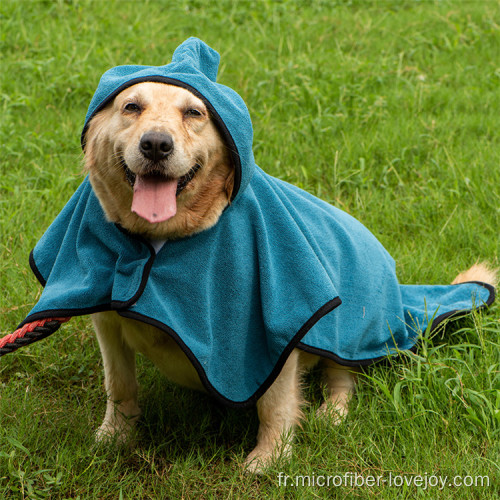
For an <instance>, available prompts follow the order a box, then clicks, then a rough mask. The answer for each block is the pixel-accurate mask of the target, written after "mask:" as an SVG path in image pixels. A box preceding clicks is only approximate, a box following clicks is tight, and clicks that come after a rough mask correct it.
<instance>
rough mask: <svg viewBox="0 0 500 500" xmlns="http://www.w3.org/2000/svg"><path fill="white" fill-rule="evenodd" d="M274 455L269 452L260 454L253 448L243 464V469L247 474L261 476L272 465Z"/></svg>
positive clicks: (259, 451)
mask: <svg viewBox="0 0 500 500" xmlns="http://www.w3.org/2000/svg"><path fill="white" fill-rule="evenodd" d="M274 458H275V457H274V455H273V454H272V453H269V452H262V451H261V450H259V449H257V448H255V449H254V450H253V451H252V452H251V453H250V454H249V455H248V456H247V458H246V459H245V461H244V462H243V467H244V469H245V472H246V473H247V474H258V475H260V474H263V473H264V472H265V470H266V469H267V468H268V467H269V466H270V465H271V464H272V463H273V461H274V460H273V459H274Z"/></svg>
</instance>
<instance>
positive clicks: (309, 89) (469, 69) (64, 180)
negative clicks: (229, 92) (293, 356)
mask: <svg viewBox="0 0 500 500" xmlns="http://www.w3.org/2000/svg"><path fill="white" fill-rule="evenodd" d="M0 23H1V26H0V43H1V54H2V59H1V63H0V64H1V72H0V81H1V87H0V92H1V99H0V106H1V120H0V144H1V146H0V147H1V151H0V162H1V164H0V174H1V175H0V234H1V238H0V254H1V256H0V292H1V293H0V317H1V324H0V330H1V334H2V335H4V334H7V333H9V332H10V331H12V330H14V329H15V327H16V325H17V324H18V323H19V322H20V321H21V320H22V319H23V318H24V317H25V315H26V314H27V313H28V312H29V310H30V309H31V307H32V306H33V305H34V304H35V302H36V300H37V298H38V296H39V294H40V287H39V286H38V285H36V283H35V281H36V280H35V278H34V276H32V274H31V271H30V270H29V267H28V254H29V251H30V249H31V248H32V247H33V246H34V244H35V243H36V241H37V240H38V238H39V237H40V236H41V235H42V234H43V232H44V230H45V229H46V227H47V226H48V225H49V224H50V222H51V221H52V220H53V218H54V217H55V215H56V214H57V213H58V212H59V210H60V209H61V208H62V207H63V206H64V204H65V202H66V201H67V199H68V198H69V196H70V194H71V193H72V192H73V191H74V190H75V188H76V187H77V186H78V184H79V183H80V181H81V179H82V172H81V152H80V146H79V134H80V129H81V126H82V123H83V119H84V116H85V113H86V109H87V106H88V103H89V101H90V98H91V96H92V94H93V91H94V89H95V87H96V85H97V82H98V79H99V77H100V75H101V74H102V73H103V72H104V71H105V70H106V69H108V68H110V67H112V66H115V65H118V64H127V63H134V64H156V65H159V64H165V63H166V62H168V61H169V60H170V57H171V54H172V52H173V50H174V49H175V47H176V46H177V45H178V44H179V43H180V42H181V41H183V40H184V39H185V38H187V37H188V36H191V35H193V36H198V37H200V38H202V39H204V40H205V41H206V42H207V43H209V44H210V45H211V46H213V47H214V48H216V49H217V50H218V51H219V52H220V53H221V56H222V62H221V68H220V75H219V81H221V82H222V83H224V84H226V85H229V86H231V87H233V88H234V89H236V90H237V91H238V92H239V93H240V94H241V95H242V96H243V98H244V99H245V101H246V103H247V105H248V107H249V109H250V112H251V115H252V119H253V123H254V129H255V143H254V144H255V156H256V159H257V162H258V164H259V165H260V166H261V167H263V168H264V169H265V170H266V171H268V172H269V173H271V174H273V175H275V176H278V177H280V178H283V179H285V180H287V181H289V182H292V183H294V184H296V185H298V186H300V187H303V188H305V189H307V190H309V191H310V192H312V193H314V194H316V195H318V196H320V197H321V198H323V199H325V200H327V201H329V202H332V203H333V204H335V205H337V206H339V207H340V208H342V209H344V210H346V211H348V212H349V213H351V214H352V215H354V216H355V217H357V218H358V219H359V220H361V221H362V222H363V223H364V224H365V225H366V226H368V227H369V228H370V229H371V230H372V231H373V232H374V234H375V235H377V237H378V238H379V239H380V240H381V241H382V243H383V244H384V246H385V247H386V248H387V249H388V250H389V252H390V253H391V254H392V255H393V256H394V258H395V259H396V261H397V263H398V275H399V278H400V281H401V282H403V283H448V282H450V281H451V280H452V279H453V277H454V275H455V274H456V272H457V271H458V270H461V269H463V268H466V267H467V266H469V265H470V264H471V263H472V262H474V261H475V260H476V259H487V260H490V261H491V262H492V263H494V264H496V265H498V263H499V253H500V252H499V246H500V242H499V227H500V134H499V130H500V118H499V117H500V114H499V108H500V98H499V93H498V88H499V84H500V66H499V54H500V4H499V3H498V2H496V1H494V2H493V1H487V0H484V1H470V2H466V1H454V2H448V1H441V2H431V1H429V2H425V1H420V2H418V1H415V2H411V1H394V2H391V1H373V2H368V1H355V0H353V1H349V2H347V1H346V2H343V1H337V2H334V1H314V2H313V1H303V2H299V1H296V2H290V1H283V2H271V1H258V2H249V1H234V2H230V1H227V0H223V1H218V2H209V1H201V0H199V1H191V2H188V1H185V2H183V1H179V2H176V1H172V2H159V1H149V2H147V1H146V2H138V1H137V2H132V1H129V2H126V1H122V2H115V1H110V2H104V1H99V2H97V1H96V2H87V1H57V2H50V1H44V2H42V1H40V2H36V1H33V2H31V1H15V0H4V1H3V2H2V3H1V4H0ZM499 334H500V322H499V308H498V306H494V307H492V308H491V310H490V311H489V312H488V313H487V314H486V313H485V314H479V315H475V316H474V317H473V319H471V320H469V321H463V322H461V323H460V324H459V325H458V326H455V328H454V329H453V330H451V329H449V330H448V332H447V335H446V337H445V339H444V340H445V341H444V342H443V341H442V339H441V338H433V339H426V340H425V341H424V348H423V349H422V350H421V351H420V352H419V354H418V355H415V356H413V355H412V356H405V357H404V358H403V360H401V361H399V362H397V363H396V362H392V363H387V364H384V365H380V366H376V367H374V368H373V369H371V370H369V371H368V372H367V373H366V376H364V377H362V380H361V383H360V385H359V391H358V393H357V395H356V397H355V398H354V399H353V402H352V405H351V413H350V415H349V417H348V419H347V421H346V422H345V423H344V424H342V425H341V426H340V427H338V428H333V427H331V426H325V425H323V424H322V423H321V422H318V421H317V420H316V419H315V418H314V408H315V406H317V405H318V404H319V402H320V394H319V391H318V388H317V384H316V383H315V381H316V380H315V377H312V378H311V380H310V381H309V382H310V383H309V384H308V385H307V386H306V392H307V394H308V398H309V399H310V400H311V401H312V405H311V407H310V408H308V409H306V419H305V422H304V425H303V427H302V429H300V430H299V431H298V435H297V439H296V446H295V448H294V453H293V456H292V457H291V460H290V462H289V463H281V464H277V465H276V467H275V468H273V469H272V470H270V471H269V474H268V475H265V476H263V477H260V478H255V477H249V476H246V475H244V474H243V473H242V471H241V468H240V465H241V462H242V460H243V458H244V457H245V454H246V453H248V452H249V451H250V450H251V449H252V447H253V445H254V444H255V434H256V429H257V426H258V422H257V418H256V415H255V412H254V411H252V410H249V411H235V410H227V409H225V408H221V407H219V406H217V405H216V404H215V403H214V402H213V401H211V400H210V399H209V398H208V397H206V396H204V395H198V394H193V393H191V392H189V391H186V390H183V389H181V388H177V387H173V386H170V385H168V384H167V383H166V382H165V381H164V380H163V379H162V378H161V377H160V376H159V375H158V374H157V373H156V371H155V370H154V369H153V367H152V366H151V364H150V363H149V362H148V361H147V360H143V359H140V360H139V374H140V375H139V377H140V383H141V396H140V399H141V405H142V407H143V411H144V416H143V418H142V419H141V422H140V425H139V428H138V436H137V442H136V445H135V447H133V448H119V449H116V448H114V447H104V446H96V445H95V444H94V440H93V431H94V430H95V429H96V428H97V427H98V425H99V424H100V421H101V419H102V417H103V415H104V407H105V397H104V391H103V387H102V386H103V376H102V368H101V361H100V355H99V352H98V346H97V343H96V340H95V338H94V336H93V334H92V330H91V327H90V322H89V319H88V318H81V319H74V320H72V321H71V322H70V323H69V324H67V325H65V326H64V327H63V328H62V330H61V331H60V332H58V333H57V334H55V335H54V336H53V337H51V338H49V339H47V340H45V341H43V342H40V343H39V344H34V345H32V346H30V347H28V348H25V349H21V350H20V351H18V352H17V353H15V354H12V355H9V356H6V357H3V358H2V360H1V363H0V498H9V499H10V498H12V499H17V498H30V499H36V498H80V499H86V498H99V499H101V498H102V499H108V498H109V499H111V498H116V499H118V498H124V499H125V498H126V499H128V498H130V499H135V498H141V499H142V498H153V499H166V498H226V497H233V498H245V497H255V498H259V497H262V498H267V497H269V498H282V497H285V498H321V497H325V496H331V497H333V498H372V497H379V498H416V497H417V498H419V497H423V496H424V495H428V496H430V497H432V498H492V499H493V498H497V494H498V492H499V483H500V481H499V479H500V472H499V470H500V469H499V466H498V464H499V462H500V449H499V445H498V442H500V435H499V429H500V418H499V417H500V340H499V339H500V335H499ZM279 471H283V472H284V473H285V474H287V475H289V476H294V475H311V476H312V475H316V476H318V475H322V474H324V475H336V474H342V475H343V474H345V473H346V472H353V473H354V472H355V473H357V474H362V475H364V476H367V475H370V474H372V475H375V476H376V475H384V476H388V475H389V473H391V472H392V474H393V475H396V474H407V475H416V474H421V475H424V474H427V475H432V474H436V475H440V476H448V477H451V476H456V475H461V476H476V475H482V476H485V475H488V476H489V479H490V486H489V487H487V488H480V487H477V488H474V487H469V488H467V487H461V488H457V487H446V488H444V489H443V490H442V491H439V490H438V489H437V488H433V489H432V490H431V491H429V490H427V491H424V490H423V489H422V488H416V487H414V486H413V487H399V488H398V487H395V486H392V487H389V486H387V485H381V486H379V487H371V488H368V487H364V488H357V487H354V486H353V487H351V486H347V487H339V488H333V487H330V488H319V487H312V486H311V487H298V488H293V487H287V488H285V487H283V486H281V487H280V486H278V480H277V473H278V472H279Z"/></svg>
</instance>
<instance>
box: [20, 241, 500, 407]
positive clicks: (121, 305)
mask: <svg viewBox="0 0 500 500" xmlns="http://www.w3.org/2000/svg"><path fill="white" fill-rule="evenodd" d="M148 247H150V250H152V251H153V252H154V249H153V247H152V246H151V245H149V244H148ZM154 255H155V254H154ZM154 255H153V257H154ZM149 262H151V265H152V260H150V261H148V264H149ZM146 267H147V265H146ZM150 267H151V266H149V269H150ZM149 269H148V273H147V274H149ZM145 274H146V273H145ZM143 279H144V275H143ZM146 279H147V278H146ZM465 283H475V284H477V285H480V286H482V287H483V288H486V289H487V290H488V291H489V292H490V295H489V297H488V299H487V300H486V302H484V303H483V304H481V305H480V306H478V307H475V308H474V310H480V309H484V308H486V307H489V306H490V305H491V304H492V303H493V302H494V300H495V296H496V293H495V288H494V287H493V286H492V285H490V284H488V283H483V282H481V281H468V282H465ZM465 283H458V284H457V286H460V285H463V284H465ZM141 285H142V283H141ZM141 293H142V291H141ZM129 302H130V301H127V302H119V301H114V302H112V303H111V304H101V305H98V306H94V307H89V308H84V309H54V310H46V311H41V312H38V313H35V314H32V315H30V316H28V317H27V318H26V319H25V320H24V321H23V322H22V323H20V325H19V326H18V328H20V327H22V326H23V325H25V324H26V323H30V322H31V321H35V320H38V319H44V318H50V317H68V316H83V315H86V314H93V313H97V312H104V311H116V312H117V313H118V314H119V315H120V316H122V317H124V318H130V319H135V320H137V321H141V322H142V323H145V324H148V325H151V326H154V327H156V328H158V329H159V330H161V331H163V332H165V333H167V334H168V335H170V336H171V337H172V338H173V339H174V341H175V342H176V343H177V344H178V346H179V347H180V348H181V349H182V351H183V352H184V354H185V355H186V356H187V357H188V359H189V361H190V362H191V363H192V364H193V366H194V368H195V369H196V371H197V373H198V375H199V377H200V380H201V382H202V383H203V386H204V387H205V388H206V390H207V392H208V393H209V394H210V395H211V396H213V397H214V398H215V399H216V400H217V401H219V402H220V403H222V404H224V405H226V406H229V407H233V408H246V407H248V406H252V405H254V404H255V403H256V402H257V400H258V399H259V398H260V397H261V396H262V395H263V394H264V393H265V392H266V391H267V389H268V388H269V387H270V386H271V384H272V383H273V382H274V381H275V379H276V377H277V376H278V375H279V373H280V371H281V369H282V368H283V365H284V364H285V362H286V360H287V359H288V357H289V355H290V353H291V352H292V350H293V349H294V348H298V349H301V350H303V351H305V352H309V353H311V354H315V355H317V356H321V357H324V358H328V359H331V360H333V361H335V362H337V363H338V364H340V365H343V366H351V367H357V366H368V365H371V364H374V363H377V362H380V361H383V360H386V359H388V358H389V357H390V354H387V355H384V356H379V357H377V358H370V359H361V360H354V361H353V360H347V359H343V358H340V357H339V356H337V355H336V354H334V353H332V352H329V351H325V350H323V349H319V348H317V347H312V346H308V345H306V344H303V343H302V342H300V340H301V339H302V338H303V337H304V336H305V335H306V333H307V332H308V331H309V330H310V329H311V328H312V327H313V326H314V325H315V324H316V323H317V322H318V321H319V320H320V319H321V318H322V317H323V316H325V315H326V314H328V313H329V312H331V311H333V310H334V309H335V308H336V307H338V306H339V305H340V304H341V303H342V301H341V300H340V297H335V298H334V299H332V300H330V301H328V302H327V303H326V304H324V305H323V306H321V307H320V308H319V309H318V310H317V311H316V312H315V313H314V314H313V315H312V316H311V317H310V318H309V319H308V320H307V321H306V322H305V323H304V324H303V325H302V327H301V328H300V329H299V331H298V332H297V333H296V334H295V335H294V336H293V338H292V339H291V341H290V342H289V343H288V345H287V346H286V347H285V349H284V350H283V352H282V353H281V355H280V357H279V358H278V361H277V362H276V364H275V366H274V367H273V369H272V371H271V373H270V374H269V376H268V377H267V378H266V380H265V381H264V382H263V383H262V384H261V386H260V387H259V388H258V389H257V391H256V392H255V393H254V394H253V395H252V396H250V397H249V398H248V399H246V400H245V401H232V400H230V399H228V398H226V397H225V396H223V395H222V394H220V393H219V392H218V391H217V390H216V389H215V388H214V387H213V386H212V384H211V383H210V381H209V380H208V378H207V375H206V373H205V370H204V369H203V367H202V366H201V364H200V362H199V361H198V360H197V359H196V357H195V356H194V354H193V353H192V351H191V350H190V349H189V348H188V347H187V346H186V344H185V343H184V342H183V341H182V339H181V338H180V336H179V335H178V334H177V333H176V332H175V331H174V330H173V329H172V328H170V327H169V326H167V325H165V324H164V323H161V322H160V321H157V320H155V319H152V318H149V317H147V316H144V315H143V314H140V313H137V312H135V311H129V310H127V307H129V305H127V304H128V303H129ZM114 305H115V306H117V307H113V306H114ZM471 311H472V309H461V310H458V309H457V310H454V311H449V312H447V313H443V314H441V315H440V316H438V317H437V318H435V319H434V321H433V322H432V325H431V331H433V330H435V329H436V328H437V327H438V326H439V324H441V323H442V322H443V321H444V320H445V319H447V318H450V317H452V316H457V317H458V316H463V315H466V314H468V313H470V312H471ZM418 346H419V342H418V341H417V342H416V343H415V344H414V345H413V346H412V347H410V348H409V349H405V351H411V352H415V351H417V349H418Z"/></svg>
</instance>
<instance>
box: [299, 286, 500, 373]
mask: <svg viewBox="0 0 500 500" xmlns="http://www.w3.org/2000/svg"><path fill="white" fill-rule="evenodd" d="M466 283H475V284H476V285H480V286H482V287H483V288H486V289H487V290H488V291H489V292H490V295H489V297H488V299H487V300H486V302H483V304H481V305H479V306H477V307H474V308H473V309H454V310H453V311H448V312H446V313H443V314H440V315H439V316H437V317H436V318H434V321H433V322H432V324H431V326H430V332H433V331H434V330H436V329H437V328H438V326H439V325H440V324H441V323H442V322H443V321H444V320H446V319H449V318H451V317H454V318H455V319H459V318H460V317H462V316H466V315H467V314H470V313H471V312H472V311H479V310H480V309H485V308H486V307H489V306H491V304H493V302H494V301H495V297H496V291H495V287H494V286H492V285H490V284H489V283H483V282H482V281H465V282H463V283H457V284H456V285H457V286H460V285H465V284H466ZM297 347H298V348H299V349H301V350H302V351H305V352H309V353H311V354H316V355H317V356H321V357H323V358H328V359H331V360H332V361H335V362H336V363H338V364H339V365H342V366H351V367H357V366H369V365H372V364H375V363H379V362H380V361H384V360H387V359H388V358H389V357H391V356H394V355H396V356H397V352H395V353H388V354H386V355H384V356H379V357H377V358H369V359H359V360H350V359H344V358H341V357H339V356H337V355H336V354H334V353H332V352H330V351H325V350H323V349H319V348H318V347H312V346H309V345H306V344H303V343H302V342H299V343H298V344H297ZM419 347H420V340H419V339H418V338H417V339H416V342H415V344H413V346H411V347H410V348H409V349H405V350H404V351H402V352H406V351H410V352H413V353H415V352H417V351H418V349H419Z"/></svg>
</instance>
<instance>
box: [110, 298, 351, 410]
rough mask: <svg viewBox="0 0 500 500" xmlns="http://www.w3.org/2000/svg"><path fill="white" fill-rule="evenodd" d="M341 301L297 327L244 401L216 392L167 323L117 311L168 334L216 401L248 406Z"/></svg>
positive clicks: (252, 403)
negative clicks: (272, 364) (269, 370)
mask: <svg viewBox="0 0 500 500" xmlns="http://www.w3.org/2000/svg"><path fill="white" fill-rule="evenodd" d="M341 303H342V301H341V300H340V298H339V297H335V298H334V299H332V300H330V301H328V302H327V303H326V304H324V305H323V306H321V307H320V308H319V309H318V310H317V311H316V312H315V313H314V314H313V315H312V316H311V317H310V318H309V319H308V320H307V321H306V322H305V323H304V324H303V325H302V327H301V328H300V329H299V331H298V332H297V333H296V334H295V335H294V337H293V338H292V340H291V341H290V342H289V343H288V345H287V346H286V347H285V349H284V350H283V352H282V353H281V355H280V357H279V358H278V361H277V362H276V363H275V365H274V367H273V369H272V371H271V373H270V374H269V376H268V377H267V378H266V380H265V381H264V382H263V383H262V384H261V385H260V387H259V388H258V389H257V391H256V392H255V393H254V394H253V395H252V396H250V397H249V398H248V399H246V400H245V401H232V400H231V399H228V398H226V397H225V396H223V395H222V394H221V393H220V392H218V391H217V390H216V389H215V388H214V387H213V386H212V384H211V383H210V381H209V380H208V378H207V375H206V373H205V370H204V369H203V367H202V366H201V364H200V362H199V361H198V360H197V359H196V357H195V356H194V354H193V353H192V352H191V350H190V349H189V348H188V347H187V346H186V344H185V343H184V342H183V341H182V339H181V338H180V337H179V335H178V334H177V333H176V332H175V331H174V330H172V329H171V328H170V327H168V326H167V325H165V324H163V323H161V322H160V321H157V320H155V319H152V318H149V317H147V316H143V315H142V314H140V313H137V312H135V311H117V312H118V314H119V315H120V316H123V317H124V318H130V319H135V320H137V321H141V322H142V323H146V324H148V325H152V326H154V327H156V328H158V329H159V330H162V331H164V332H165V333H167V334H168V335H170V336H171V337H172V338H173V339H174V341H175V342H176V343H177V345H178V346H179V347H180V348H181V349H182V351H183V352H184V354H185V355H186V356H187V357H188V359H189V361H190V362H191V363H192V364H193V366H194V368H195V370H196V371H197V372H198V376H199V377H200V380H201V382H202V384H203V386H204V387H205V389H206V390H207V392H208V393H209V394H210V396H212V397H213V398H214V399H215V400H216V401H218V402H219V403H222V404H224V405H225V406H228V407H231V408H247V407H249V406H252V405H254V404H255V403H256V402H257V400H258V399H259V398H260V397H261V396H262V395H263V394H264V393H265V392H266V391H267V389H269V387H270V386H271V384H272V383H273V382H274V381H275V380H276V377H277V376H278V375H279V373H280V371H281V369H282V368H283V365H284V364H285V362H286V360H287V359H288V357H289V356H290V353H291V352H292V350H293V349H294V348H295V347H296V345H297V343H298V342H299V341H300V339H301V338H302V337H303V336H304V335H305V334H306V333H307V332H308V331H309V330H310V329H311V328H312V327H313V326H314V325H315V324H316V323H317V322H318V321H319V320H320V319H321V318H322V317H323V316H325V315H326V314H328V313H329V312H331V311H333V309H335V308H336V307H338V306H339V305H340V304H341Z"/></svg>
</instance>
